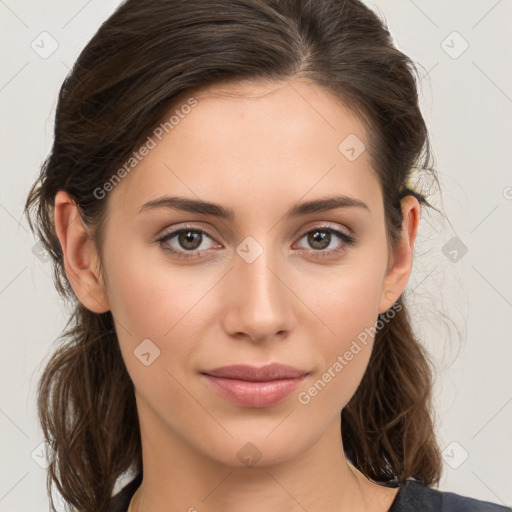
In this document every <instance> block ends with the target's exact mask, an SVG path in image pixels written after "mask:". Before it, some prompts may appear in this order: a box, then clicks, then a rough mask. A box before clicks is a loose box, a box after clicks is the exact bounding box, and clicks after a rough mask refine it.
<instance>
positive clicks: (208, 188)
mask: <svg viewBox="0 0 512 512" xmlns="http://www.w3.org/2000/svg"><path fill="white" fill-rule="evenodd" d="M190 97H191V95H189V96H187V97H185V98H184V99H183V102H182V104H185V103H186V102H187V100H188V99H189V98H190ZM193 98H195V100H196V101H197V104H196V105H195V106H194V107H193V108H190V109H188V108H186V109H182V110H181V111H180V112H182V116H180V117H179V122H178V123H174V125H173V128H172V129H170V130H168V133H166V132H165V131H164V135H163V136H162V137H161V140H159V139H158V138H156V137H153V139H154V141H155V142H156V144H155V145H154V147H152V148H151V149H150V150H148V152H147V154H146V156H145V157H143V159H142V160H141V161H140V163H139V164H138V165H137V166H136V167H135V168H134V169H133V170H132V171H131V172H129V173H127V174H126V176H125V177H124V178H123V179H122V180H121V182H120V183H119V184H117V185H116V186H115V187H114V188H113V190H112V191H110V192H109V194H108V196H107V198H106V199H105V200H106V201H108V212H109V215H108V218H107V223H106V226H105V244H104V247H103V252H102V257H103V258H102V259H103V263H104V267H103V271H104V274H103V278H104V283H105V292H106V296H107V297H108V304H109V307H110V309H111V311H112V314H113V316H114V318H115V322H116V330H117V333H118V337H119V342H120V347H121V351H122V355H123V358H124V360H125V363H126V367H127V369H128V371H129V374H130V376H131V378H132V380H133V383H134V386H135V390H136V398H137V406H138V411H139V417H140V424H141V432H142V436H143V441H144V443H146V446H150V445H151V446H152V448H151V450H152V451H153V452H154V454H155V455H154V456H155V457H158V456H159V455H158V453H161V454H162V455H161V456H162V457H163V456H164V454H165V452H166V450H167V449H168V446H169V444H168V443H167V441H169V443H170V444H171V445H174V448H176V447H177V446H179V447H180V449H181V450H184V451H187V450H188V451H189V452H191V453H192V452H194V453H199V454H202V455H204V456H205V457H209V458H210V459H213V460H216V461H220V462H223V463H226V464H229V465H233V466H242V465H243V464H244V463H246V462H245V460H246V459H247V456H249V457H251V456H252V457H258V458H259V457H261V462H260V465H266V464H274V463H276V462H278V461H285V460H290V459H292V458H293V457H295V456H297V455H298V454H300V453H304V452H306V451H307V450H308V448H310V447H312V446H313V445H314V444H315V443H316V442H317V441H319V440H320V439H321V438H322V436H324V435H325V433H326V432H328V431H329V429H330V428H331V427H332V425H333V424H336V422H337V421H339V416H340V412H341V410H342V409H343V407H344V406H345V405H346V404H347V402H348V401H349V399H350V398H351V397H352V395H353V394H354V393H355V391H356V389H357V387H358V385H359V383H360V381H361V379H362V377H363V375H364V372H365V369H366V367H367V364H368V361H369V357H370V354H371V350H372V346H373V337H372V335H371V331H370V330H369V329H370V328H372V327H373V326H374V325H375V322H376V320H377V315H378V313H382V312H384V311H386V309H388V308H390V307H391V306H392V305H393V303H394V301H395V300H396V298H397V297H398V295H397V294H395V295H394V296H393V294H392V293H386V290H385V286H384V285H385V283H386V281H385V278H386V271H387V270H388V263H389V253H388V245H387V239H386V233H385V223H384V209H383V198H382V192H381V188H380V185H379V182H378V179H377V176H376V174H375V172H374V170H373V169H372V168H371V166H370V159H369V155H368V152H367V151H364V150H363V151H362V152H361V153H360V154H359V155H358V156H357V154H358V153H359V152H360V150H361V148H362V146H357V145H356V146H354V141H356V142H357V144H360V143H363V144H367V136H366V134H365V131H364V129H363V125H362V123H361V122H360V121H359V120H358V118H357V117H355V116H354V114H352V113H351V112H350V111H349V110H348V109H347V108H345V107H344V106H343V105H342V104H341V103H340V102H339V101H337V100H336V98H334V97H333V96H331V95H330V94H329V93H328V92H326V91H325V90H323V89H322V88H320V87H319V86H317V85H314V84H313V83H311V82H306V81H299V80H295V81H293V82H291V83H290V84H289V83H286V82H273V83H269V84H266V85H261V84H260V85H256V84H251V85H243V86H242V85H238V86H236V87H235V86H228V85H225V86H220V85H218V86H216V87H214V88H209V89H207V90H201V91H198V92H197V93H195V94H194V95H193ZM189 104H190V103H189ZM175 108H177V109H178V110H180V105H177V106H176V107H175ZM173 111H174V108H173ZM185 112H187V114H186V115H185V114H184V113H185ZM171 114H172V112H171V113H170V114H169V117H170V115H171ZM349 136H350V137H352V139H348V140H349V141H352V146H354V147H355V152H351V151H350V148H349V149H347V147H346V144H347V143H345V146H343V144H342V146H341V149H340V147H339V146H340V143H342V142H343V141H344V140H345V139H346V138H347V137H349ZM355 137H357V139H356V138H355ZM150 145H151V146H153V144H150ZM349 146H350V145H349ZM141 153H142V152H141ZM354 155H355V156H357V158H355V159H354ZM349 157H350V158H349ZM334 196H338V198H339V196H346V197H349V198H352V199H353V200H354V199H355V200H357V201H355V202H353V203H354V204H351V205H345V206H340V205H338V206H336V207H335V208H331V209H325V208H324V209H316V210H315V208H309V209H307V208H303V209H300V208H298V206H299V205H302V204H303V203H309V202H315V201H318V200H324V199H327V198H332V197H334ZM166 197H167V198H169V197H173V198H183V199H184V200H188V201H202V202H207V203H211V204H214V205H218V207H217V208H210V209H208V208H203V209H202V211H193V210H194V208H192V206H191V203H189V207H188V209H181V208H179V207H178V206H179V205H177V204H174V206H173V205H172V204H170V203H168V204H167V206H165V203H164V204H160V205H158V203H156V201H160V200H161V199H164V198H166ZM184 204H186V203H185V202H183V203H182V206H183V205H184ZM196 206H197V205H196ZM331 206H332V204H331ZM294 207H295V211H293V210H292V209H293V208H294ZM221 208H222V209H224V210H226V211H227V212H228V213H230V214H231V215H226V216H219V215H218V213H219V212H220V211H221ZM196 209H197V208H196ZM290 211H291V212H292V213H291V214H290ZM369 333H370V334H369ZM363 339H364V340H365V341H364V342H363ZM144 340H145V341H144ZM354 342H355V344H354ZM356 347H357V348H356ZM350 354H352V355H351V356H350ZM271 363H278V364H281V365H287V366H289V367H293V368H295V369H297V370H298V373H297V375H300V376H299V377H297V375H295V376H294V375H292V374H290V373H286V372H285V373H284V374H266V375H265V376H264V377H262V375H261V374H258V375H256V376H255V375H252V378H253V379H256V380H257V381H259V382H247V380H248V379H250V377H248V376H247V375H245V377H244V375H243V374H242V376H241V375H239V374H231V375H228V374H226V372H224V373H222V371H221V372H220V373H219V374H218V375H213V374H215V371H214V370H215V369H218V368H220V367H225V366H229V365H249V366H251V367H256V369H258V368H260V367H263V366H266V365H269V364H271ZM245 370H247V369H245ZM205 373H209V374H210V375H209V376H207V375H205ZM329 376H330V377H329ZM234 377H236V378H234ZM278 377H282V378H281V379H279V380H278ZM265 378H266V379H267V380H268V379H270V382H268V381H267V382H266V383H263V382H262V381H263V380H264V379H265ZM338 432H339V431H338ZM338 435H339V434H338ZM164 440H167V441H164ZM165 456H168V454H166V455H165Z"/></svg>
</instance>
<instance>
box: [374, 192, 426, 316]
mask: <svg viewBox="0 0 512 512" xmlns="http://www.w3.org/2000/svg"><path fill="white" fill-rule="evenodd" d="M401 207H402V217H403V221H402V236H401V237H400V239H399V240H397V242H396V245H395V247H394V248H393V250H392V254H391V257H390V262H389V266H388V270H387V272H386V276H385V278H384V282H383V285H382V290H381V295H380V299H379V313H384V312H385V311H387V310H388V309H389V308H390V307H391V306H392V305H393V304H394V303H395V302H396V300H397V299H398V298H399V297H400V295H401V294H402V292H403V291H404V290H405V287H406V286H407V283H408V281H409V276H410V275H411V270H412V261H413V252H414V241H415V240H416V234H417V232H418V224H419V220H420V214H421V212H420V204H419V202H418V200H417V199H416V198H415V197H414V196H410V195H409V196H405V197H404V198H403V199H402V201H401Z"/></svg>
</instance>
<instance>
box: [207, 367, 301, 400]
mask: <svg viewBox="0 0 512 512" xmlns="http://www.w3.org/2000/svg"><path fill="white" fill-rule="evenodd" d="M203 377H205V378H206V380H207V381H208V382H209V383H210V385H211V386H212V387H213V389H214V390H215V391H216V392H217V393H218V394H219V395H221V396H223V397H224V398H227V399H228V400H230V401H231V402H234V403H235V404H237V405H241V406H243V407H270V406H272V405H276V404H277V403H279V402H280V401H281V400H283V399H284V398H286V397H287V396H288V395H290V393H292V392H293V391H295V390H296V389H297V388H298V387H299V386H300V384H301V383H302V382H303V381H304V379H305V378H306V377H307V375H303V376H302V377H297V378H293V379H279V380H270V381H266V382H249V381H247V380H238V379H226V378H222V377H212V376H211V375H205V374H203Z"/></svg>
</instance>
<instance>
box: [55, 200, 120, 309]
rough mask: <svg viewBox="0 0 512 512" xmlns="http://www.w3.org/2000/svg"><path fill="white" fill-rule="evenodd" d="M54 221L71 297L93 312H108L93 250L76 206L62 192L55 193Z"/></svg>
mask: <svg viewBox="0 0 512 512" xmlns="http://www.w3.org/2000/svg"><path fill="white" fill-rule="evenodd" d="M54 220H55V228H56V231H57V237H58V238H59V242H60V245H61V247H62V255H63V260H64V268H65V271H66V275H67V277H68V279H69V282H70V283H71V286H72V287H73V290H74V292H75V295H76V296H77V297H78V299H79V300H80V302H81V303H82V304H83V305H84V306H85V307H86V308H87V309H88V310H90V311H92V312H93V313H104V312H105V311H108V310H109V309H110V305H109V303H108V299H107V295H106V291H105V285H104V281H103V278H102V276H101V273H100V271H99V258H98V254H97V251H96V247H95V245H94V242H93V240H92V238H91V236H90V234H89V231H88V230H87V228H86V227H85V225H84V223H83V221H82V218H81V217H80V214H79V211H78V208H77V205H76V203H75V202H74V201H73V200H72V199H71V198H70V196H69V194H68V193H67V192H65V191H64V190H59V191H58V192H57V194H55V209H54Z"/></svg>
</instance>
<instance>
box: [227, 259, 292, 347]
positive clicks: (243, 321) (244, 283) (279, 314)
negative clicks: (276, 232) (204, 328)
mask: <svg viewBox="0 0 512 512" xmlns="http://www.w3.org/2000/svg"><path fill="white" fill-rule="evenodd" d="M274 253H275V251H272V250H271V249H268V250H267V249H263V252H262V253H261V254H260V255H259V256H258V257H257V258H256V259H255V260H254V261H252V262H251V261H250V260H246V259H244V258H243V257H241V256H239V255H238V254H237V255H236V256H235V259H234V268H233V269H232V270H231V272H229V275H228V276H227V278H228V282H227V283H226V287H227V288H226V290H225V292H226V295H225V298H226V303H225V315H224V316H223V323H224V329H225V331H226V332H227V333H229V334H230V335H231V336H235V337H239V338H244V337H245V338H248V339H250V340H252V341H254V342H259V343H262V342H265V341H267V340H270V339H272V338H275V337H276V336H277V335H279V336H281V337H282V336H285V335H286V334H287V333H289V332H290V331H291V330H292V329H293V327H294V325H295V318H296V317H295V314H294V308H293V305H294V301H297V299H296V298H295V296H294V293H293V284H292V283H289V282H287V279H288V281H289V280H290V273H289V272H286V271H285V270H283V269H284V268H285V265H286V262H284V261H281V260H279V261H278V260H277V258H276V257H275V256H274Z"/></svg>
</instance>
